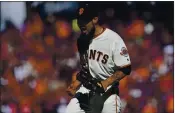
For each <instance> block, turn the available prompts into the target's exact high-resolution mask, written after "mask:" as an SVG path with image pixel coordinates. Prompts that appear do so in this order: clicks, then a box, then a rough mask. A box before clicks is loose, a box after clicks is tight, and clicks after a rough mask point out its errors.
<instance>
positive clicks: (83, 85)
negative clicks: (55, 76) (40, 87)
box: [66, 5, 131, 113]
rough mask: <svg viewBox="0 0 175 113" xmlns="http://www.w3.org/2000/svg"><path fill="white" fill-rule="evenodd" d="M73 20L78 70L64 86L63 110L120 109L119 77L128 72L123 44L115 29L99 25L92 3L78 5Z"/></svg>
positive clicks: (103, 112) (102, 112) (104, 112)
mask: <svg viewBox="0 0 175 113" xmlns="http://www.w3.org/2000/svg"><path fill="white" fill-rule="evenodd" d="M77 20H78V21H77V23H78V26H79V27H80V29H81V35H80V37H79V38H78V40H77V47H78V51H79V54H80V64H81V70H80V72H79V73H78V74H77V76H76V80H74V81H72V83H71V84H70V86H69V87H68V88H67V92H68V94H69V95H71V96H72V99H71V101H70V103H69V104H68V106H67V109H66V113H120V112H121V101H120V97H119V89H118V85H119V81H120V80H121V79H123V78H124V77H125V76H127V75H129V74H130V72H131V61H130V57H129V54H128V52H127V48H126V46H125V44H124V42H123V40H122V38H121V37H120V36H119V35H118V34H117V33H115V32H114V31H112V30H110V29H108V28H103V27H102V26H101V25H100V23H101V21H100V16H99V12H98V10H97V9H95V7H93V6H90V5H86V6H84V7H82V8H79V10H78V17H77Z"/></svg>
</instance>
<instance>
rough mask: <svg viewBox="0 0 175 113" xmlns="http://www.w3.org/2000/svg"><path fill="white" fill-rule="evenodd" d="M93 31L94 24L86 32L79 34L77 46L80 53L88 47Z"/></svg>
mask: <svg viewBox="0 0 175 113" xmlns="http://www.w3.org/2000/svg"><path fill="white" fill-rule="evenodd" d="M94 33H95V26H93V28H92V29H91V31H90V32H89V33H88V34H85V33H84V34H83V33H82V34H81V35H80V37H79V39H78V40H79V41H78V46H79V47H78V48H79V52H80V53H85V52H86V51H87V50H88V49H89V44H90V43H91V41H92V39H93V37H94Z"/></svg>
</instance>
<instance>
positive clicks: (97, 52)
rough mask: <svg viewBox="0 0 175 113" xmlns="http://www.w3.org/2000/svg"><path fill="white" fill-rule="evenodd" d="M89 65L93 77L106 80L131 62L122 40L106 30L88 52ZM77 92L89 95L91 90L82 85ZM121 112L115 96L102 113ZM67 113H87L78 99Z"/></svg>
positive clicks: (110, 98) (105, 105) (112, 96)
mask: <svg viewBox="0 0 175 113" xmlns="http://www.w3.org/2000/svg"><path fill="white" fill-rule="evenodd" d="M88 63H89V70H90V73H91V75H92V76H93V77H95V78H97V79H101V80H105V79H107V78H108V77H109V76H111V75H113V74H114V73H115V71H116V70H117V69H118V68H119V67H123V66H126V65H130V63H131V61H130V58H129V55H128V52H127V48H126V46H125V44H124V42H123V40H122V38H121V37H120V36H119V35H118V34H117V33H115V32H113V31H112V30H110V29H107V28H106V29H105V30H104V32H103V33H102V34H100V35H99V36H98V37H96V38H94V39H93V40H92V43H91V44H90V46H89V50H88ZM110 87H111V86H109V87H108V88H107V89H109V88H110ZM77 92H81V93H88V92H89V90H88V89H86V88H85V87H84V86H83V85H82V86H81V87H80V88H79V89H78V91H77ZM120 112H121V101H120V97H119V96H118V95H116V94H113V95H111V96H110V97H109V98H107V100H106V101H105V102H104V106H103V110H102V113H120ZM66 113H85V111H84V110H82V109H81V108H80V105H79V101H78V99H77V98H73V99H72V100H71V101H70V103H69V104H68V106H67V109H66Z"/></svg>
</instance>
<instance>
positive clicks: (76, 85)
mask: <svg viewBox="0 0 175 113" xmlns="http://www.w3.org/2000/svg"><path fill="white" fill-rule="evenodd" d="M80 85H81V82H79V81H78V80H75V81H73V82H72V83H71V84H70V85H69V86H68V88H67V90H66V92H67V93H68V95H69V96H74V95H75V93H76V91H77V90H78V88H79V87H80Z"/></svg>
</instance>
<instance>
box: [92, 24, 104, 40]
mask: <svg viewBox="0 0 175 113" xmlns="http://www.w3.org/2000/svg"><path fill="white" fill-rule="evenodd" d="M103 31H104V28H103V27H102V26H99V25H96V26H95V33H94V38H96V37H97V36H99V35H100V34H101V33H103Z"/></svg>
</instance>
